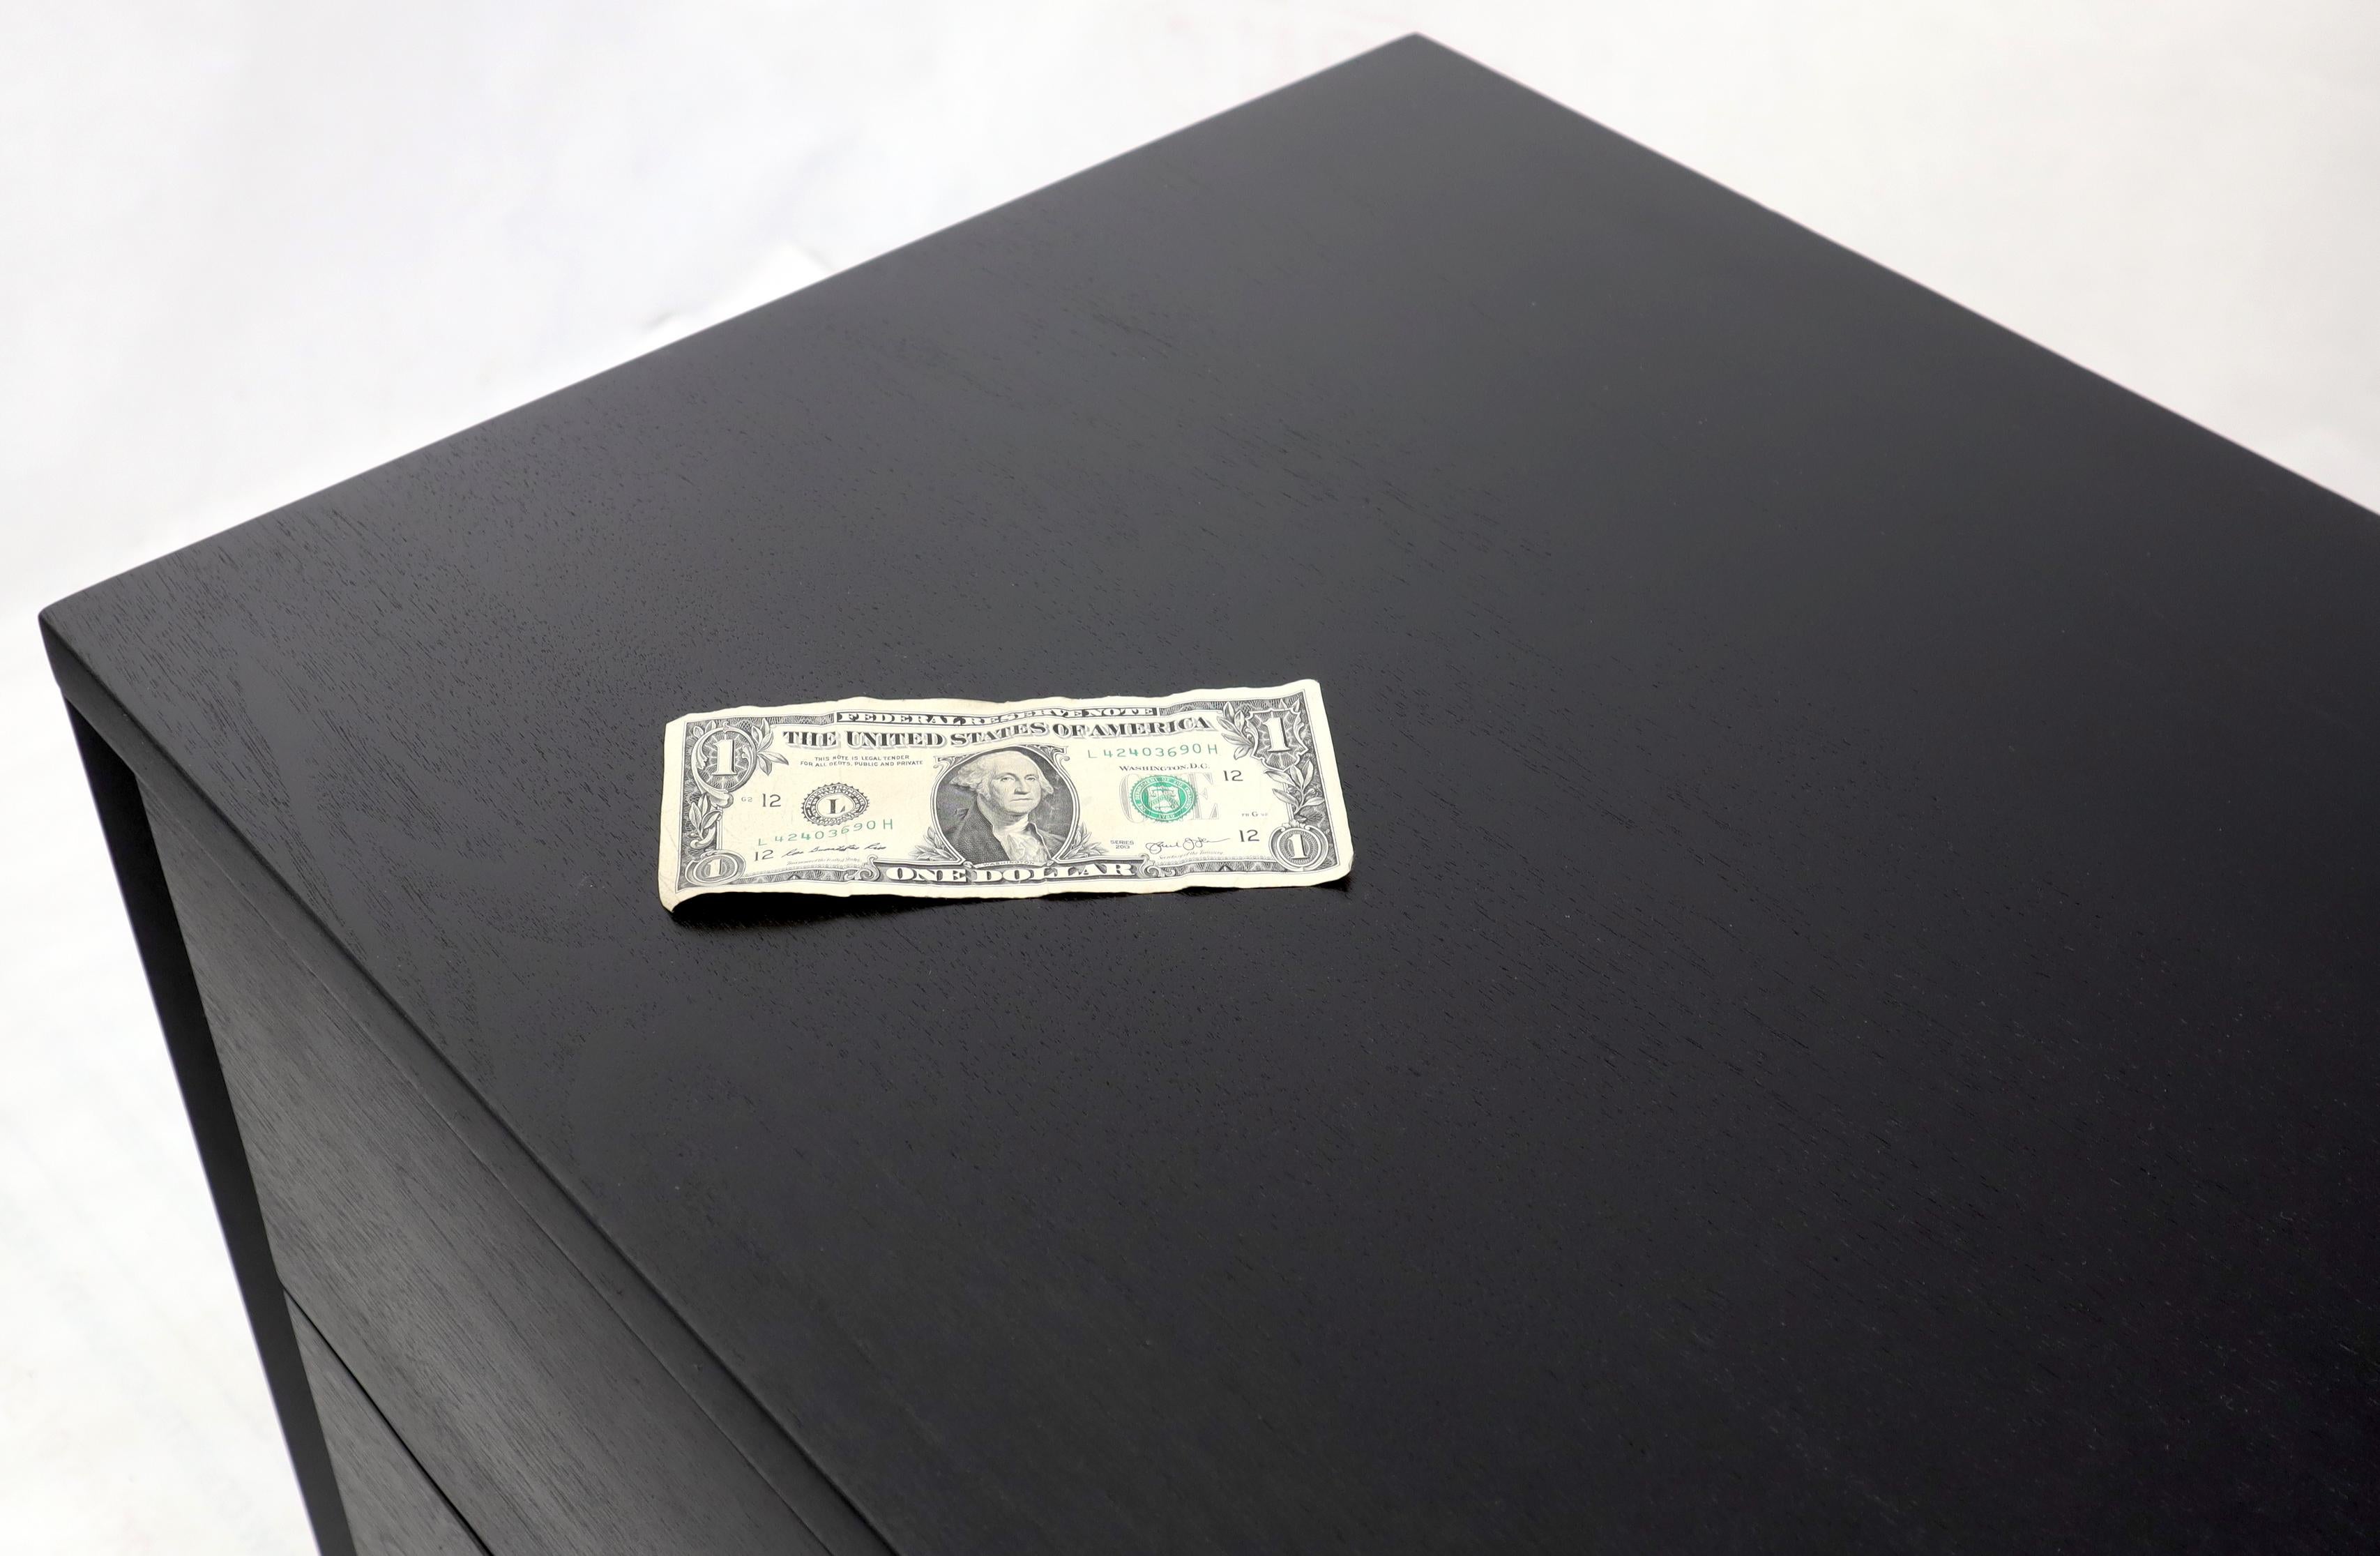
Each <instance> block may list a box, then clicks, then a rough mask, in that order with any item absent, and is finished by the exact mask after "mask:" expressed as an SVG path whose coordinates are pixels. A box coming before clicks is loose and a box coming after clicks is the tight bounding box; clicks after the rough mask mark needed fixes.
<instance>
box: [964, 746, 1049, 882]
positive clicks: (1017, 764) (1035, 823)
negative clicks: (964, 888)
mask: <svg viewBox="0 0 2380 1556" xmlns="http://www.w3.org/2000/svg"><path fill="white" fill-rule="evenodd" d="M934 819H935V821H939V822H940V823H941V828H942V835H943V836H944V837H946V838H948V839H949V840H950V845H951V846H952V847H953V848H955V849H957V850H958V852H959V857H962V858H964V859H965V860H966V861H967V862H968V863H970V864H978V865H1006V864H1017V865H1045V864H1048V863H1049V862H1050V860H1051V859H1054V858H1056V857H1058V850H1059V849H1060V848H1062V847H1063V846H1064V845H1065V842H1066V834H1067V833H1070V832H1072V831H1073V830H1074V825H1075V796H1074V794H1073V792H1072V791H1071V790H1070V789H1069V788H1068V787H1067V785H1066V784H1065V783H1064V782H1063V781H1062V780H1061V779H1060V778H1059V777H1058V775H1057V773H1056V772H1053V771H1052V770H1051V769H1050V763H1049V762H1048V761H1047V760H1044V759H1043V758H1042V757H1041V755H1040V754H1039V753H1038V752H1035V751H1029V750H1026V748H1023V747H1021V746H1008V747H1003V748H1001V749H999V750H997V751H986V752H985V753H984V754H983V755H981V756H979V757H971V758H969V759H968V760H965V761H963V762H961V763H959V764H958V765H957V766H956V767H953V768H952V769H951V770H950V771H949V772H946V773H944V774H942V781H941V784H939V785H937V786H936V788H935V790H934Z"/></svg>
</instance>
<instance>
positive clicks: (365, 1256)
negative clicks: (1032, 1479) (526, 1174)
mask: <svg viewBox="0 0 2380 1556" xmlns="http://www.w3.org/2000/svg"><path fill="white" fill-rule="evenodd" d="M151 815H152V825H153V827H154V830H155V833H156V838H157V845H158V851H159V855H160V857H162V858H163V860H164V866H165V872H166V876H167V879H168V880H169V881H171V882H172V886H173V893H174V900H175V905H176V907H177V908H178V909H179V911H180V916H181V924H182V931H183V937H184V940H185V942H186V943H187V944H188V947H189V953H190V958H191V965H192V966H193V968H194V969H195V971H196V975H197V979H198V984H199V988H200V991H201V993H202V994H203V996H204V998H205V1002H206V1008H207V1015H208V1019H209V1024H210V1026H211V1027H212V1029H213V1031H214V1034H215V1043H216V1047H217V1050H218V1052H220V1053H221V1054H222V1056H223V1067H224V1075H225V1081H226V1083H227V1086H228V1088H229V1091H230V1094H231V1098H232V1101H233V1104H234V1107H235V1110H236V1112H237V1113H238V1115H239V1118H240V1120H241V1124H242V1132H243V1138H245V1139H246V1140H247V1142H248V1147H249V1160H250V1161H251V1163H252V1164H253V1170H254V1172H255V1175H256V1181H257V1192H258V1197H259V1199H260V1201H261V1204H262V1206H263V1210H264V1221H265V1224H266V1226H267V1228H268V1229H269V1231H270V1234H271V1239H272V1244H273V1257H274V1262H275V1264H276V1266H277V1268H278V1270H279V1271H280V1275H281V1279H282V1281H283V1282H285V1284H286V1285H287V1287H288V1289H289V1292H290V1294H291V1295H292V1296H293V1297H294V1298H295V1299H296V1300H297V1303H298V1304H300V1305H301V1306H302V1307H303V1308H304V1310H305V1312H306V1313H307V1314H308V1316H309V1317H310V1319H312V1321H313V1322H314V1323H315V1324H316V1325H317V1327H318V1328H319V1329H320V1330H321V1331H322V1333H323V1335H324V1337H325V1338H326V1339H327V1340H328V1341H329V1342H330V1343H331V1344H332V1346H333V1347H334V1349H335V1350H336V1352H337V1354H338V1355H339V1357H340V1359H341V1360H342V1361H343V1362H344V1363H345V1364H346V1368H348V1370H349V1371H350V1372H352V1373H353V1374H354V1376H355V1377H356V1379H357V1380H358V1382H359V1383H360V1384H361V1386H362V1387H363V1389H364V1390H365V1392H366V1393H367V1394H368V1396H369V1397H370V1400H371V1401H372V1403H373V1404H374V1406H375V1407H376V1408H377V1409H378V1410H379V1411H380V1412H381V1414H382V1415H383V1416H385V1417H386V1418H387V1419H388V1420H389V1422H390V1423H391V1424H392V1425H393V1426H394V1427H395V1428H396V1430H397V1432H398V1433H399V1435H400V1437H401V1439H402V1441H404V1443H405V1444H406V1446H407V1449H408V1450H409V1452H410V1453H412V1455H413V1456H414V1457H415V1458H416V1459H417V1460H419V1462H420V1464H421V1465H423V1467H424V1468H425V1469H426V1470H427V1471H428V1473H429V1474H430V1475H431V1477H432V1478H433V1480H434V1481H435V1483H436V1484H437V1485H438V1486H439V1487H440V1488H441V1489H442V1490H443V1492H444V1493H445V1495H446V1496H447V1497H448V1498H450V1499H451V1500H452V1501H453V1503H454V1504H455V1507H456V1508H457V1509H458V1510H459V1511H460V1513H462V1515H463V1517H464V1518H465V1519H466V1520H467V1521H468V1524H469V1526H470V1527H471V1528H472V1529H474V1530H475V1531H476V1532H478V1533H479V1534H480V1536H481V1538H484V1539H485V1540H486V1542H487V1543H488V1545H489V1546H490V1548H491V1549H492V1550H494V1551H496V1552H497V1553H498V1556H515V1553H524V1556H525V1553H528V1552H532V1551H549V1552H554V1553H556V1556H594V1553H598V1552H618V1553H620V1556H639V1553H647V1552H651V1551H656V1550H669V1551H673V1552H684V1553H687V1556H693V1553H697V1552H714V1551H715V1552H722V1553H725V1552H739V1553H740V1552H760V1551H769V1552H776V1553H799V1552H804V1551H817V1550H820V1549H821V1547H820V1544H819V1542H818V1541H817V1539H816V1538H814V1537H813V1536H812V1535H811V1533H810V1531H809V1530H808V1529H807V1528H806V1527H805V1526H803V1524H802V1523H801V1522H800V1521H799V1520H798V1519H797V1517H796V1516H795V1513H794V1512H793V1511H792V1510H791V1509H790V1508H789V1507H788V1506H787V1505H786V1504H785V1502H784V1501H783V1500H782V1499H780V1498H779V1497H778V1496H776V1495H775V1494H774V1493H773V1492H772V1491H771V1489H770V1488H769V1487H768V1485H767V1484H766V1483H765V1482H764V1481H763V1480H762V1479H761V1477H759V1475H757V1474H756V1473H754V1471H753V1469H752V1466H751V1465H748V1464H747V1463H746V1462H745V1461H744V1460H743V1459H742V1458H741V1457H740V1456H739V1455H738V1454H737V1453H735V1451H734V1448H733V1446H732V1445H731V1444H730V1442H729V1441H727V1440H726V1439H725V1438H723V1437H722V1435H721V1434H720V1433H719V1431H718V1429H717V1428H716V1427H715V1426H714V1425H713V1424H712V1422H711V1421H710V1419H708V1418H707V1417H706V1416H704V1414H703V1413H702V1411H701V1410H700V1409H699V1408H698V1405H697V1404H696V1403H695V1402H694V1401H693V1400H692V1399H691V1398H689V1397H688V1395H687V1394H686V1392H685V1391H684V1390H682V1389H681V1388H679V1387H678V1386H677V1385H676V1383H675V1382H674V1380H672V1379H671V1378H670V1376H669V1375H668V1372H667V1371H666V1369H665V1368H663V1367H662V1364H661V1363H660V1362H659V1361H658V1360H657V1359H656V1358H655V1357H654V1356H653V1355H651V1354H650V1352H649V1351H648V1350H647V1349H646V1348H645V1347H644V1346H643V1345H642V1344H640V1343H638V1341H637V1338H636V1337H635V1336H634V1335H633V1334H632V1333H631V1332H630V1331H629V1330H628V1329H627V1327H626V1326H625V1324H624V1323H622V1322H621V1320H620V1319H619V1317H618V1315H616V1314H615V1313H614V1312H613V1311H612V1309H611V1308H610V1307H608V1306H607V1305H606V1304H605V1302H604V1301H603V1299H602V1297H601V1295H599V1294H598V1293H597V1292H596V1290H595V1289H594V1288H593V1287H592V1286H591V1285H589V1283H588V1282H586V1281H585V1280H584V1279H583V1278H582V1277H581V1276H580V1274H579V1272H578V1271H577V1269H576V1268H575V1267H574V1266H573V1265H572V1264H571V1263H570V1261H569V1260H568V1259H567V1258H565V1257H564V1255H563V1253H562V1251H561V1249H560V1248H558V1247H557V1246H555V1245H554V1244H553V1242H552V1241H551V1240H550V1239H548V1238H547V1237H546V1236H545V1235H544V1234H542V1233H541V1232H540V1229H539V1228H538V1226H537V1225H536V1224H535V1222H533V1221H532V1220H531V1218H530V1217H529V1215H528V1212H527V1211H526V1210H524V1209H523V1208H522V1207H521V1206H520V1205H519V1204H518V1203H517V1202H516V1201H515V1200H514V1199H513V1198H512V1197H511V1196H510V1195H508V1194H507V1193H506V1192H505V1190H504V1187H503V1185H501V1184H500V1183H499V1182H498V1181H497V1179H496V1177H495V1175H494V1174H493V1173H491V1172H490V1171H489V1170H488V1168H487V1167H486V1166H485V1165H484V1164H483V1163H481V1162H480V1160H479V1159H478V1158H477V1157H476V1156H475V1155H474V1154H473V1153H472V1151H471V1150H470V1149H468V1146H467V1145H466V1144H465V1142H464V1140H463V1138H462V1137H460V1136H459V1135H457V1134H456V1132H455V1130H454V1129H452V1128H451V1127H449V1126H448V1124H446V1123H445V1121H444V1120H443V1119H442V1118H441V1117H440V1116H439V1115H438V1113H437V1112H435V1111H434V1110H433V1109H432V1108H431V1105H430V1103H429V1101H428V1100H427V1099H426V1098H425V1097H424V1096H423V1095H422V1093H421V1092H420V1090H419V1088H417V1087H415V1086H414V1085H413V1084H411V1081H410V1079H409V1078H408V1076H407V1075H406V1074H405V1073H404V1071H403V1070H402V1069H400V1068H399V1067H398V1066H397V1065H396V1064H395V1063H393V1062H392V1061H391V1060H390V1059H389V1057H388V1056H387V1054H386V1053H385V1052H383V1048H382V1045H381V1042H380V1040H379V1039H377V1038H376V1037H375V1036H374V1035H373V1034H372V1033H371V1032H370V1030H368V1029H367V1028H366V1027H365V1026H364V1025H363V1023H362V1022H361V1021H359V1020H358V1018H357V1016H356V1015H353V1014H352V1013H351V1012H350V1010H349V1009H348V1007H347V1006H346V1004H345V1003H343V1002H341V1001H340V1000H339V999H337V998H336V997H335V996H334V995H333V994H332V993H331V991H329V990H328V989H327V988H325V987H324V986H323V985H322V982H321V981H320V979H318V978H317V977H316V976H315V975H314V974H313V973H312V972H311V971H310V970H309V968H308V967H307V966H306V965H305V964H304V963H302V962H301V961H299V960H298V959H297V958H296V957H294V956H292V955H291V954H289V952H288V949H287V946H286V944H285V942H284V941H283V940H282V939H281V937H280V936H279V935H278V934H277V933H276V932H275V931H274V930H273V928H272V926H271V925H270V924H269V923H268V922H267V921H266V920H265V919H264V918H263V917H262V916H261V914H259V913H258V911H257V910H256V909H255V908H254V907H253V906H251V905H250V904H249V901H248V900H247V899H246V898H245V897H244V896H243V895H242V894H241V893H240V892H239V891H238V889H237V886H236V885H235V884H234V882H233V881H232V880H231V879H230V877H229V876H228V875H227V874H226V873H225V871H224V870H223V869H221V868H220V867H219V866H218V865H217V864H216V863H214V862H213V860H212V859H211V858H210V857H209V856H208V853H207V851H206V850H205V849H204V848H203V846H202V845H200V843H199V842H198V840H197V839H196V837H194V836H193V835H192V833H190V832H189V831H188V830H187V829H186V827H185V825H184V824H183V821H182V819H181V818H178V817H176V816H175V815H174V814H173V813H172V812H171V810H170V809H169V808H167V807H164V806H158V805H152V807H151Z"/></svg>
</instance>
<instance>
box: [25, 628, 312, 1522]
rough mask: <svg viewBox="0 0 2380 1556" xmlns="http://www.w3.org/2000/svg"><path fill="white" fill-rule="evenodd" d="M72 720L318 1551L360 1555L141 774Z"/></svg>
mask: <svg viewBox="0 0 2380 1556" xmlns="http://www.w3.org/2000/svg"><path fill="white" fill-rule="evenodd" d="M67 678H68V679H71V680H72V681H73V682H74V684H75V685H77V686H78V687H82V688H83V689H84V690H85V692H86V693H88V694H89V695H86V696H85V697H84V699H83V701H84V703H85V705H87V706H89V707H91V708H92V709H100V710H103V711H102V712H101V713H100V716H101V717H102V718H103V719H106V720H107V721H108V722H109V723H112V724H114V725H115V726H116V727H117V729H118V730H119V732H121V730H122V728H123V725H124V720H123V716H122V710H121V709H119V708H117V707H116V706H115V702H114V700H113V699H109V698H107V697H105V696H104V695H103V694H98V693H97V692H96V691H95V688H92V687H90V684H89V677H88V676H87V675H75V676H68V677H67ZM67 718H68V719H69V720H70V721H71V722H72V723H73V727H74V735H75V746H76V748H77V750H78V752H79V754H80V756H81V759H82V764H83V774H84V776H85V777H86V778H87V779H88V780H89V781H90V784H91V799H92V802H93V803H94V805H95V806H96V808H97V809H98V811H99V819H100V825H101V827H102V829H103V831H104V833H105V834H106V837H107V850H108V855H109V857H110V861H111V863H112V864H113V865H114V867H115V878H116V882H117V884H118V886H119V887H121V889H122V891H123V893H124V906H125V911H126V913H127V915H128V917H129V918H130V919H131V920H132V935H133V941H134V942H135V944H136V945H137V946H138V947H139V949H140V963H141V969H142V971H143V972H144V973H145V974H146V975H147V978H148V981H149V990H150V993H151V995H152V998H153V999H154V1001H155V1003H156V1006H157V1022H158V1026H159V1027H160V1028H161V1029H162V1030H163V1032H164V1039H165V1051H166V1052H167V1054H168V1055H169V1056H170V1057H171V1058H172V1060H173V1064H174V1079H175V1083H176V1086H177V1087H178V1088H180V1090H181V1093H182V1106H183V1108H184V1111H185V1112H187V1113H188V1115H189V1120H190V1134H191V1137H192V1140H193V1143H195V1144H196V1145H197V1147H198V1152H199V1162H200V1167H201V1168H202V1169H203V1170H204V1171H205V1173H206V1178H207V1190H208V1192H209V1194H210V1195H212V1197H213V1199H214V1204H215V1215H216V1219H217V1220H218V1222H220V1223H221V1225H222V1227H223V1234H224V1247H225V1253H226V1254H227V1255H228V1256H229V1259H230V1263H231V1268H232V1276H233V1279H234V1280H235V1281H237V1282H238V1286H239V1295H240V1301H241V1304H242V1306H244V1307H246V1308H247V1309H248V1315H249V1329H250V1331H252V1332H253V1334H254V1335H255V1339H256V1349H257V1358H258V1360H259V1361H260V1362H261V1364H262V1367H263V1372H264V1381H265V1387H266V1389H267V1390H268V1391H269V1392H270V1393H271V1396H272V1399H273V1412H274V1414H275V1415H276V1416H278V1417H279V1419H280V1423H281V1432H282V1441H283V1442H284V1444H285V1446H286V1447H287V1449H288V1451H289V1464H290V1468H291V1470H292V1472H293V1474H294V1477H295V1478H296V1480H297V1494H298V1498H299V1500H300V1501H302V1502H303V1504H304V1506H305V1509H306V1520H307V1524H308V1526H309V1528H310V1530H311V1532H312V1534H313V1537H314V1545H315V1549H316V1550H317V1551H318V1552H319V1553H320V1556H354V1552H355V1544H354V1541H353V1539H352V1538H351V1537H350V1536H349V1534H348V1530H347V1520H346V1512H345V1510H344V1509H343V1508H342V1506H341V1504H340V1497H339V1487H338V1478H337V1476H336V1474H335V1472H334V1470H333V1468H332V1465H331V1452H330V1448H329V1445H328V1444H327V1443H326V1442H325V1441H324V1440H323V1435H322V1421H321V1418H320V1416H319V1415H318V1414H317V1412H316V1409H315V1405H314V1396H313V1390H312V1388H311V1386H310V1383H309V1380H308V1378H307V1372H306V1362H305V1358H304V1356H303V1355H301V1354H300V1352H299V1350H298V1347H297V1334H296V1332H295V1331H294V1330H293V1328H292V1326H291V1323H290V1319H289V1311H288V1307H287V1306H286V1305H285V1302H284V1300H283V1296H282V1291H281V1277H280V1275H279V1274H278V1273H277V1272H276V1271H275V1270H274V1269H273V1247H272V1244H271V1242H270V1241H269V1239H268V1238H267V1236H266V1234H265V1229H264V1212H263V1210H262V1208H261V1206H260V1205H259V1204H258V1202H257V1197H256V1184H255V1179H254V1177H253V1175H252V1174H251V1173H250V1172H249V1159H248V1150H247V1146H246V1144H245V1142H243V1141H242V1140H241V1138H240V1134H239V1120H238V1118H237V1115H236V1114H235V1113H234V1112H233V1111H232V1101H231V1093H230V1090H229V1089H228V1088H226V1087H225V1083H224V1074H223V1064H222V1062H221V1060H220V1059H219V1058H218V1056H217V1055H216V1052H215V1045H214V1036H213V1034H212V1032H211V1031H210V1030H209V1029H208V1027H207V1015H206V1007H205V1003H204V1002H203V1001H202V1000H201V999H200V994H199V983H198V978H197V975H196V974H195V973H194V972H193V971H192V970H191V966H190V955H189V949H188V946H187V945H185V944H184V943H183V940H182V926H181V920H180V918H179V916H178V915H177V914H176V912H175V908H174V897H173V891H172V889H171V887H170V886H169V885H168V884H167V883H166V880H165V869H164V863H163V861H162V860H160V859H159V857H158V856H157V840H156V834H155V833H154V831H153V829H152V826H151V824H150V810H149V805H148V802H147V799H146V798H145V797H144V796H143V795H142V793H141V789H140V779H139V778H138V776H137V775H136V774H135V773H134V772H133V771H132V769H131V768H130V767H129V766H128V764H127V763H126V762H125V760H123V758H122V757H121V756H120V755H119V754H118V753H117V750H116V748H115V746H114V745H113V744H112V743H111V742H110V741H109V740H108V739H107V737H106V736H105V735H102V734H101V733H100V732H99V730H97V729H96V728H94V727H93V726H92V724H91V721H90V719H89V717H87V716H86V715H85V713H84V712H83V711H80V710H79V709H78V708H77V707H75V706H73V705H72V704H70V705H69V706H68V709H67Z"/></svg>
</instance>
